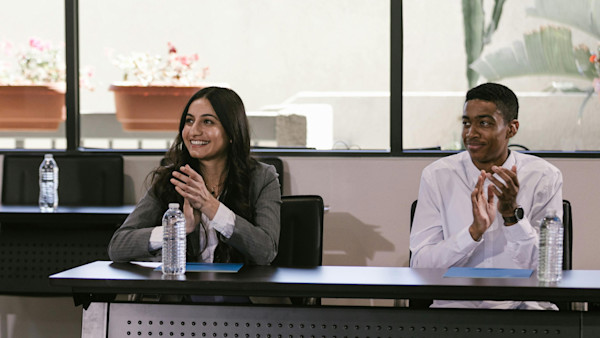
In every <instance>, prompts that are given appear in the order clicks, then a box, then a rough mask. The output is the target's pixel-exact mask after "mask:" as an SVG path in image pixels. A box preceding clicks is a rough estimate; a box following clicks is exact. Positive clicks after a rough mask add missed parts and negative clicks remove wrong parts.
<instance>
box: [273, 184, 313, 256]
mask: <svg viewBox="0 0 600 338" xmlns="http://www.w3.org/2000/svg"><path fill="white" fill-rule="evenodd" d="M322 262H323V199H322V198H321V196H316V195H296V196H282V197H281V232H280V235H279V250H278V252H277V257H275V260H274V261H273V262H272V263H271V264H272V265H275V266H282V267H311V266H319V265H321V264H322Z"/></svg>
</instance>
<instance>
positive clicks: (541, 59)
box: [470, 27, 597, 81]
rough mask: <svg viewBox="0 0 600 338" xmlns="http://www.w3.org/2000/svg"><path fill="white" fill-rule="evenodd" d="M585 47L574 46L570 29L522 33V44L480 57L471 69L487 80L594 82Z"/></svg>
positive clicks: (548, 29)
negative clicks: (553, 78) (538, 78)
mask: <svg viewBox="0 0 600 338" xmlns="http://www.w3.org/2000/svg"><path fill="white" fill-rule="evenodd" d="M589 57H590V51H589V49H588V48H587V47H586V46H580V47H577V48H574V47H573V42H572V40H571V30H570V29H568V28H564V27H542V28H541V29H540V30H539V31H534V32H531V33H529V34H525V35H524V37H523V42H521V41H515V42H514V43H513V45H512V46H510V47H504V48H501V49H499V50H497V51H495V52H492V53H490V54H488V55H485V56H483V57H480V58H479V59H477V60H476V61H475V62H473V63H472V64H471V66H470V68H471V69H473V70H475V71H476V72H478V73H479V74H481V75H482V76H483V77H485V78H486V79H487V80H488V81H497V80H500V79H503V78H507V77H517V76H525V75H558V76H567V77H577V78H582V77H583V78H588V79H593V78H594V77H596V76H597V75H596V73H595V71H594V69H593V67H592V65H591V63H590V62H589V61H588V59H589Z"/></svg>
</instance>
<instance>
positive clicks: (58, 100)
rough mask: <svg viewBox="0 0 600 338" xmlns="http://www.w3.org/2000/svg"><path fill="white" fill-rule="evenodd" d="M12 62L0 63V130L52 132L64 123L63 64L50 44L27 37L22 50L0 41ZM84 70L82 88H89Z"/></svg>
mask: <svg viewBox="0 0 600 338" xmlns="http://www.w3.org/2000/svg"><path fill="white" fill-rule="evenodd" d="M0 50H2V52H3V54H4V55H5V56H8V57H10V58H12V59H13V62H12V63H11V62H8V61H4V62H1V63H0V130H25V131H27V130H56V129H58V127H59V125H60V123H61V122H62V121H64V120H65V117H66V116H65V89H66V85H65V63H64V61H62V59H61V57H60V54H59V49H58V48H56V47H54V46H53V45H52V43H50V42H48V41H44V40H41V39H38V38H30V39H29V41H28V44H27V45H26V46H25V47H14V46H13V44H12V43H10V42H8V41H2V42H0ZM91 76H92V73H91V71H86V72H85V73H84V76H83V77H82V78H83V79H84V80H83V81H84V82H82V84H83V85H84V87H88V88H89V89H91V85H89V77H91Z"/></svg>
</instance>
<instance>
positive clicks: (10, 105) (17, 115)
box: [0, 85, 66, 130]
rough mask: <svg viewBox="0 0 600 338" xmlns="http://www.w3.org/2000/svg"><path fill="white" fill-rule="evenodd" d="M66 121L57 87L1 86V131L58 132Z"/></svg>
mask: <svg viewBox="0 0 600 338" xmlns="http://www.w3.org/2000/svg"><path fill="white" fill-rule="evenodd" d="M65 118H66V114H65V90H64V89H63V88H61V87H60V86H50V85H48V86H44V85H25V86H0V130H57V129H58V126H59V125H60V123H61V122H62V121H64V120H65Z"/></svg>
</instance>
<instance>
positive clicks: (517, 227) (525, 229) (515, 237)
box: [503, 219, 536, 242]
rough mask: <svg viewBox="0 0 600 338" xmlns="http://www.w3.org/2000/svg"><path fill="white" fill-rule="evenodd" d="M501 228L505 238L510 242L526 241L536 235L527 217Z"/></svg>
mask: <svg viewBox="0 0 600 338" xmlns="http://www.w3.org/2000/svg"><path fill="white" fill-rule="evenodd" d="M503 228H504V232H505V234H506V238H507V239H508V240H509V241H511V242H521V241H524V240H525V241H526V240H528V239H530V238H532V237H535V236H536V232H535V230H534V229H533V227H532V226H531V224H530V223H529V221H528V220H527V219H522V220H520V221H519V222H517V223H515V224H513V225H511V226H504V227H503Z"/></svg>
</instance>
